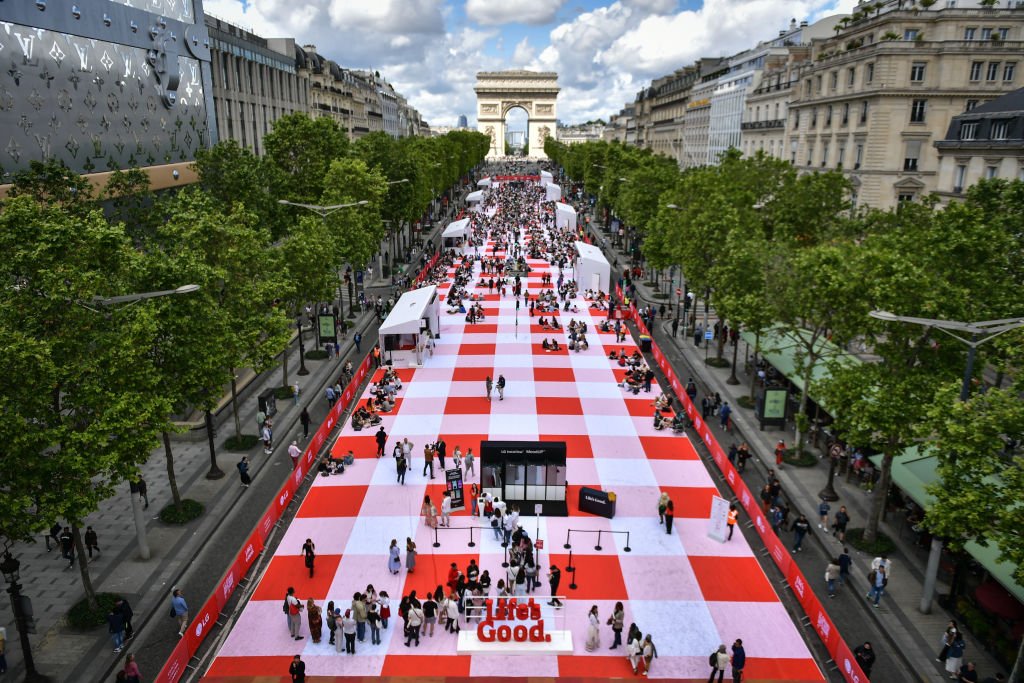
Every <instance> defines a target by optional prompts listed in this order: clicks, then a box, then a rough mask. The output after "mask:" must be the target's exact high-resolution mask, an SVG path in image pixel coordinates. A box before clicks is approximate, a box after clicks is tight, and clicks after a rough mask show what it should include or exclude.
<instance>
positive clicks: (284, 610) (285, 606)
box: [171, 598, 288, 614]
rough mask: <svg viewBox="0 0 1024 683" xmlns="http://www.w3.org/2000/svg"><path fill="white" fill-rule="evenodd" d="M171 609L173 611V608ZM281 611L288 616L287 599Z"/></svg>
mask: <svg viewBox="0 0 1024 683" xmlns="http://www.w3.org/2000/svg"><path fill="white" fill-rule="evenodd" d="M171 609H174V608H173V607H172V608H171ZM281 611H282V612H284V613H285V614H288V598H285V599H284V605H283V606H282V607H281Z"/></svg>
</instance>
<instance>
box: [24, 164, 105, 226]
mask: <svg viewBox="0 0 1024 683" xmlns="http://www.w3.org/2000/svg"><path fill="white" fill-rule="evenodd" d="M22 195H27V196H29V197H33V198H35V199H36V201H38V202H39V203H41V204H45V205H47V206H56V207H59V208H61V209H63V210H64V211H68V212H72V213H75V214H84V213H88V212H89V211H90V210H92V208H93V207H92V206H91V205H90V201H91V199H92V186H91V185H90V184H89V181H88V180H86V179H85V178H84V177H83V176H81V175H79V174H77V173H75V172H74V171H72V170H71V169H69V168H68V167H67V166H65V165H64V164H62V163H61V162H60V161H58V160H57V159H54V158H50V159H47V160H46V161H45V162H43V161H31V162H29V167H28V169H26V170H23V171H19V172H17V173H15V174H14V178H13V180H12V183H11V189H10V191H9V196H11V197H20V196H22Z"/></svg>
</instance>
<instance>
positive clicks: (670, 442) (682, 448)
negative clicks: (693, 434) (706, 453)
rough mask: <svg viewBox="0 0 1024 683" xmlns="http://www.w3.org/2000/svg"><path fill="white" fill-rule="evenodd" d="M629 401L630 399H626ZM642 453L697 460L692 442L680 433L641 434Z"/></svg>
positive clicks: (658, 456) (663, 457)
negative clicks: (669, 434) (663, 434)
mask: <svg viewBox="0 0 1024 683" xmlns="http://www.w3.org/2000/svg"><path fill="white" fill-rule="evenodd" d="M626 403H631V401H628V400H627V401H626ZM640 444H641V445H642V446H643V447H644V454H645V455H646V456H647V457H648V458H650V459H652V460H699V459H700V457H699V456H698V455H697V451H696V450H694V448H693V442H692V441H690V440H689V439H687V438H685V437H683V436H682V435H673V436H641V437H640Z"/></svg>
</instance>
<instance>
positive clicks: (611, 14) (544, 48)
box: [203, 0, 855, 125]
mask: <svg viewBox="0 0 1024 683" xmlns="http://www.w3.org/2000/svg"><path fill="white" fill-rule="evenodd" d="M854 4H855V0H617V1H616V2H608V1H607V0H203V6H204V8H205V10H206V11H207V12H208V13H209V14H212V15H214V16H217V17H220V18H222V19H226V20H228V21H230V22H232V23H234V24H236V25H239V26H242V27H243V28H247V29H251V30H252V31H254V32H255V33H256V34H258V35H262V36H264V37H268V38H272V37H294V38H295V39H296V41H297V42H299V43H300V44H310V43H311V44H314V45H316V46H317V50H318V51H319V52H320V53H321V54H323V55H326V56H327V57H329V58H331V59H333V60H334V61H336V62H338V63H339V64H341V65H342V66H346V67H353V68H372V69H376V70H378V71H380V72H381V73H382V74H383V75H384V76H385V77H386V78H387V79H388V80H390V81H391V82H392V83H394V84H395V87H396V88H397V89H398V91H399V92H401V93H402V94H404V95H405V96H406V97H408V98H409V100H410V102H411V103H412V104H413V105H414V106H415V107H416V108H418V109H419V110H420V112H422V113H423V115H424V116H425V117H426V119H427V120H428V121H429V122H430V123H432V124H434V125H453V124H455V122H456V119H457V118H458V116H459V114H465V115H466V116H467V117H469V119H470V123H471V124H473V123H474V119H475V110H476V99H475V96H474V93H473V85H474V82H475V80H476V72H477V71H498V70H502V69H524V68H525V69H532V70H542V71H556V72H558V80H559V85H560V86H561V88H562V91H561V94H560V95H559V99H558V115H559V118H560V119H561V120H562V121H563V122H566V123H578V122H582V121H586V120H588V119H592V118H597V117H602V118H605V119H607V117H608V116H609V115H610V114H614V113H616V112H618V110H619V109H621V108H622V105H623V103H625V102H626V101H632V99H633V97H634V95H635V94H636V91H637V90H639V89H640V88H642V87H644V85H645V84H647V83H649V82H650V81H651V79H652V78H656V77H658V76H661V75H664V74H666V73H669V72H671V71H672V70H673V69H676V68H679V67H680V66H684V65H686V64H688V63H691V62H692V61H693V60H695V59H697V58H700V57H714V56H722V55H729V54H733V53H735V52H738V51H740V50H742V49H744V48H747V47H752V46H754V45H756V44H757V43H758V42H759V41H762V40H768V39H770V38H773V37H775V36H777V35H778V32H779V30H780V29H782V28H785V27H786V26H787V25H788V24H789V21H790V19H791V18H795V19H797V21H801V20H805V19H807V20H810V21H814V20H815V19H817V18H819V17H822V16H826V15H829V14H833V13H835V12H837V11H842V12H846V11H849V8H850V7H851V6H853V5H854Z"/></svg>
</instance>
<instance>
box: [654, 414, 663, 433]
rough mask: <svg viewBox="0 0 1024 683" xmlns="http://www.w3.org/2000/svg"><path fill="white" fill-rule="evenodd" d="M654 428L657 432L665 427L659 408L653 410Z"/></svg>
mask: <svg viewBox="0 0 1024 683" xmlns="http://www.w3.org/2000/svg"><path fill="white" fill-rule="evenodd" d="M654 428H655V429H657V430H658V431H659V432H660V431H661V430H662V429H664V428H665V418H664V417H662V415H661V411H660V410H655V411H654Z"/></svg>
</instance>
